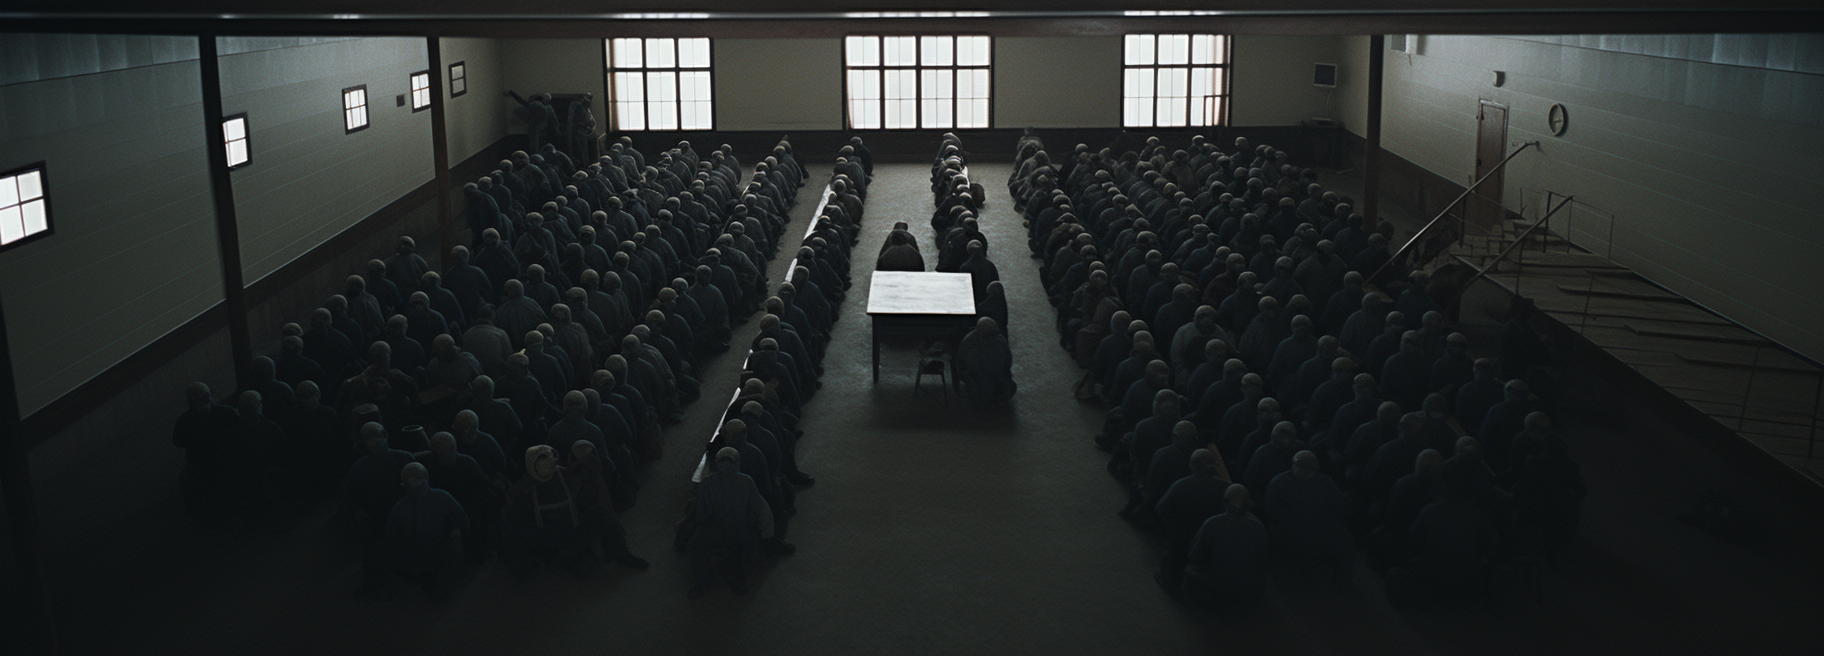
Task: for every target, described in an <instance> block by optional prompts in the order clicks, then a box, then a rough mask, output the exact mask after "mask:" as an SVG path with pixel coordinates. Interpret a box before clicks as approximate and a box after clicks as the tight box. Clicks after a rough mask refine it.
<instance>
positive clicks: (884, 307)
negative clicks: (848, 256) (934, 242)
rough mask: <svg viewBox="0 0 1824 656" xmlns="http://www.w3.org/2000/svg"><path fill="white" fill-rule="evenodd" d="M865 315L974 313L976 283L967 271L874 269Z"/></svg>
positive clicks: (969, 314) (968, 314)
mask: <svg viewBox="0 0 1824 656" xmlns="http://www.w3.org/2000/svg"><path fill="white" fill-rule="evenodd" d="M868 314H949V315H964V316H973V315H974V314H975V286H974V284H973V283H972V282H971V281H970V276H969V274H967V273H937V272H934V271H875V272H874V278H873V280H872V281H871V282H870V283H869V286H868Z"/></svg>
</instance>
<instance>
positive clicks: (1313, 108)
mask: <svg viewBox="0 0 1824 656" xmlns="http://www.w3.org/2000/svg"><path fill="white" fill-rule="evenodd" d="M1234 38H1235V44H1234V50H1233V52H1232V53H1231V56H1232V57H1233V59H1232V61H1233V62H1234V63H1233V64H1231V70H1233V71H1234V75H1235V80H1234V81H1233V82H1230V83H1229V93H1230V97H1231V98H1232V102H1233V103H1234V106H1233V107H1232V108H1230V110H1229V124H1230V125H1234V126H1237V127H1251V126H1282V125H1299V124H1300V123H1302V122H1304V120H1305V119H1307V118H1311V117H1314V116H1316V117H1323V118H1335V117H1336V111H1335V98H1336V96H1337V93H1338V89H1331V88H1323V87H1318V86H1316V85H1314V84H1312V83H1311V74H1312V67H1313V65H1315V64H1317V63H1320V62H1321V63H1325V64H1339V62H1338V61H1337V59H1338V58H1339V57H1340V56H1341V53H1340V51H1339V45H1340V39H1339V38H1338V37H1334V36H1278V35H1248V34H1243V35H1237V36H1236V37H1234ZM1339 65H1340V64H1339ZM1338 75H1339V77H1340V76H1341V75H1343V72H1342V71H1341V70H1340V68H1339V70H1338Z"/></svg>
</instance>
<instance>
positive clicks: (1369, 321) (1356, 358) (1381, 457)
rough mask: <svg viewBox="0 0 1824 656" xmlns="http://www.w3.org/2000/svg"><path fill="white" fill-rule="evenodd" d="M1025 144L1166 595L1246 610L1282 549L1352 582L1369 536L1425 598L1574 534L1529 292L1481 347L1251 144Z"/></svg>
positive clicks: (1041, 228) (1095, 383) (1040, 246)
mask: <svg viewBox="0 0 1824 656" xmlns="http://www.w3.org/2000/svg"><path fill="white" fill-rule="evenodd" d="M1016 157H1017V160H1016V161H1017V162H1018V163H1017V164H1016V171H1015V174H1014V177H1013V178H1012V179H1011V180H1010V182H1009V188H1010V190H1011V191H1012V193H1013V196H1014V199H1015V202H1016V208H1017V209H1019V210H1020V211H1022V212H1023V213H1024V214H1025V216H1026V217H1027V223H1028V228H1029V230H1030V237H1031V241H1030V244H1031V245H1032V247H1033V257H1035V258H1039V259H1041V260H1042V264H1041V266H1042V269H1041V273H1042V276H1041V277H1042V278H1044V279H1045V283H1046V284H1047V285H1048V286H1049V291H1050V292H1051V297H1052V300H1053V303H1054V304H1055V305H1057V307H1058V315H1059V320H1058V329H1059V338H1060V344H1061V345H1062V346H1063V347H1064V348H1066V349H1070V350H1071V351H1072V352H1073V355H1074V356H1075V358H1076V360H1077V362H1078V363H1079V364H1080V365H1082V366H1084V367H1085V368H1086V369H1087V371H1086V373H1085V375H1084V377H1083V379H1082V380H1081V381H1080V382H1079V384H1078V386H1077V394H1078V396H1079V398H1080V399H1083V400H1085V401H1091V402H1101V403H1107V404H1110V405H1111V406H1112V407H1111V409H1110V410H1109V412H1108V415H1107V418H1106V421H1105V424H1104V426H1103V428H1102V430H1101V432H1100V433H1099V434H1098V435H1097V436H1096V438H1095V441H1096V443H1097V445H1098V446H1100V447H1102V448H1104V449H1106V450H1109V451H1111V452H1112V453H1113V457H1112V458H1111V460H1110V462H1109V471H1110V472H1111V473H1113V474H1115V475H1116V477H1117V478H1118V479H1120V480H1122V481H1123V482H1124V483H1125V484H1126V485H1127V487H1128V490H1129V501H1128V504H1127V506H1126V508H1124V509H1123V510H1122V512H1121V514H1122V516H1123V517H1125V518H1127V519H1129V520H1131V521H1134V522H1136V523H1139V524H1141V525H1144V526H1149V527H1154V528H1156V529H1157V530H1158V531H1159V532H1160V533H1161V534H1162V536H1163V537H1164V538H1165V550H1164V553H1163V555H1162V557H1161V567H1160V570H1159V572H1158V574H1157V578H1158V580H1159V582H1160V583H1161V585H1163V586H1165V587H1166V588H1167V589H1168V590H1171V591H1173V592H1183V593H1186V594H1187V595H1189V596H1191V597H1193V598H1197V599H1203V600H1223V601H1227V602H1240V603H1250V602H1252V601H1254V600H1257V599H1258V597H1259V595H1260V593H1261V590H1262V589H1263V586H1264V582H1265V570H1264V569H1263V567H1264V566H1265V564H1266V562H1265V559H1266V558H1267V556H1268V554H1269V553H1274V554H1279V555H1280V556H1282V557H1284V558H1285V559H1287V560H1289V561H1291V562H1296V563H1303V564H1307V565H1315V566H1317V567H1318V568H1319V569H1321V570H1323V571H1327V572H1329V573H1331V574H1332V575H1334V576H1337V577H1339V578H1342V577H1346V576H1347V575H1348V574H1347V573H1348V572H1349V571H1350V568H1351V567H1352V566H1353V563H1354V561H1355V559H1356V557H1357V553H1358V548H1357V542H1358V541H1359V542H1360V543H1361V545H1362V546H1363V547H1364V548H1366V550H1367V552H1368V554H1369V555H1370V556H1371V557H1372V560H1371V564H1374V565H1377V566H1380V567H1384V568H1385V567H1395V566H1397V567H1398V568H1399V576H1398V577H1396V578H1398V580H1400V581H1402V582H1412V583H1413V586H1412V587H1411V588H1407V589H1416V590H1420V592H1418V593H1416V596H1417V598H1425V596H1426V595H1428V594H1430V593H1432V592H1437V593H1442V594H1452V595H1463V594H1474V593H1477V592H1479V591H1481V590H1483V589H1484V585H1485V582H1486V580H1487V576H1488V574H1489V572H1490V571H1491V568H1492V567H1494V566H1496V565H1500V564H1503V563H1506V562H1511V561H1512V560H1513V559H1514V558H1516V557H1518V556H1520V555H1523V554H1530V555H1538V554H1549V553H1551V552H1552V551H1553V550H1554V549H1556V548H1557V547H1559V546H1561V545H1562V544H1563V543H1564V542H1565V541H1567V540H1568V539H1569V538H1570V536H1571V535H1572V534H1573V533H1574V532H1575V530H1576V525H1577V508H1578V507H1579V505H1580V503H1581V499H1582V496H1583V487H1582V482H1581V478H1580V476H1579V474H1578V473H1577V468H1576V465H1575V464H1574V463H1572V462H1570V461H1569V459H1568V456H1567V455H1566V449H1565V448H1564V445H1563V442H1562V440H1561V438H1560V437H1558V436H1557V435H1556V434H1555V433H1553V432H1552V431H1551V429H1550V424H1551V422H1550V420H1549V419H1548V418H1547V415H1545V414H1544V413H1543V412H1540V411H1539V408H1536V407H1534V402H1533V400H1532V397H1531V395H1530V394H1529V393H1528V391H1527V384H1526V382H1524V380H1521V379H1522V378H1523V377H1524V376H1526V375H1529V373H1530V372H1533V371H1534V370H1537V369H1541V368H1543V367H1545V366H1546V365H1548V364H1549V354H1548V353H1547V352H1546V350H1545V348H1544V346H1543V344H1542V342H1541V341H1540V339H1539V337H1538V336H1537V334H1535V333H1534V332H1533V331H1532V328H1531V325H1530V323H1529V319H1530V314H1531V310H1530V308H1531V306H1530V304H1529V303H1527V302H1526V301H1525V299H1516V302H1515V303H1514V306H1513V309H1512V311H1511V312H1510V313H1509V317H1508V320H1507V323H1506V325H1505V326H1504V327H1503V329H1502V333H1501V336H1500V344H1499V351H1500V358H1499V360H1498V361H1497V360H1491V359H1481V360H1478V359H1476V358H1474V357H1472V356H1471V355H1470V343H1469V340H1468V338H1466V337H1465V336H1464V335H1463V334H1461V333H1453V332H1449V330H1448V328H1447V326H1446V321H1447V320H1446V318H1445V315H1444V313H1443V312H1442V311H1441V309H1442V308H1441V307H1440V305H1439V303H1438V302H1437V301H1436V300H1435V299H1434V298H1433V297H1432V295H1431V294H1430V293H1429V291H1430V288H1429V285H1428V284H1427V278H1426V276H1425V274H1424V273H1423V272H1412V273H1411V274H1410V276H1405V275H1402V274H1404V273H1405V272H1404V271H1402V270H1401V269H1400V266H1399V264H1397V263H1393V262H1391V261H1390V258H1389V257H1388V256H1387V254H1386V250H1387V249H1386V234H1387V232H1388V230H1385V228H1387V226H1383V228H1384V229H1383V231H1380V232H1375V233H1372V234H1369V235H1367V236H1366V237H1362V236H1359V235H1360V234H1361V227H1362V226H1363V224H1364V221H1363V220H1362V218H1361V217H1360V216H1358V215H1355V214H1353V213H1352V212H1351V211H1350V208H1349V206H1348V203H1347V202H1346V199H1343V198H1341V197H1339V196H1337V195H1335V194H1333V193H1330V192H1325V191H1323V189H1322V187H1321V186H1319V185H1318V184H1316V182H1315V174H1314V173H1313V172H1311V171H1309V170H1301V169H1298V168H1296V167H1293V166H1291V165H1290V164H1286V163H1285V159H1286V158H1285V155H1284V153H1283V152H1281V151H1276V150H1274V149H1272V148H1271V147H1268V146H1264V145H1263V146H1259V147H1256V148H1250V147H1249V146H1248V143H1247V141H1246V139H1237V140H1236V149H1235V151H1234V152H1232V153H1223V152H1221V151H1220V150H1218V149H1217V148H1216V147H1215V146H1214V144H1210V143H1207V142H1205V141H1203V139H1202V138H1201V137H1197V138H1194V139H1193V140H1192V144H1191V147H1190V150H1189V151H1186V150H1179V151H1176V152H1168V151H1166V149H1164V148H1163V147H1161V146H1160V145H1159V142H1158V140H1157V139H1149V140H1147V142H1146V144H1145V145H1144V146H1143V147H1141V149H1140V152H1137V153H1136V152H1133V151H1128V152H1125V153H1124V154H1122V155H1121V156H1120V157H1118V158H1117V157H1114V156H1112V155H1111V154H1110V151H1109V150H1103V151H1101V152H1099V153H1091V152H1090V151H1089V149H1088V147H1087V146H1083V145H1079V146H1077V148H1076V151H1075V154H1074V155H1073V156H1072V157H1071V158H1069V159H1068V160H1067V161H1065V162H1064V163H1063V164H1062V165H1053V164H1052V163H1050V161H1049V159H1048V157H1047V156H1046V154H1045V151H1044V147H1043V144H1042V143H1040V141H1039V140H1038V139H1037V138H1035V137H1032V136H1030V135H1029V136H1027V137H1025V138H1023V139H1022V140H1021V142H1020V145H1019V151H1018V153H1017V155H1016ZM1184 189H1191V190H1199V189H1201V190H1205V191H1203V192H1201V193H1200V194H1199V195H1198V196H1197V197H1195V198H1193V197H1191V196H1189V195H1188V192H1186V191H1183V190H1184ZM1155 226H1157V228H1155ZM1280 243H1283V244H1284V248H1283V249H1281V248H1280V247H1279V246H1278V244H1280ZM1167 254H1169V255H1167ZM1389 273H1391V274H1392V275H1386V274H1389ZM1402 278H1405V279H1406V281H1405V282H1402ZM1370 279H1377V280H1391V281H1394V282H1393V283H1388V284H1383V285H1380V286H1379V288H1378V289H1377V288H1376V287H1375V286H1371V285H1368V284H1366V281H1367V280H1370ZM1383 290H1385V291H1386V292H1388V293H1392V294H1394V296H1393V297H1392V298H1389V297H1387V296H1384V295H1383ZM1409 318H1417V319H1418V321H1417V322H1409ZM1504 378H1505V379H1506V380H1505V382H1504V380H1503V379H1504ZM1458 427H1467V428H1468V430H1467V431H1462V430H1459V428H1458ZM1464 433H1467V434H1464ZM1231 485H1237V486H1240V489H1235V490H1230V489H1229V488H1230V486H1231ZM1250 509H1252V511H1253V512H1250ZM1218 513H1221V514H1220V515H1219V514H1218ZM1263 520H1264V522H1265V524H1264V525H1263V524H1261V521H1263ZM1352 533H1353V535H1352ZM1358 538H1359V539H1358ZM1415 573H1416V577H1414V576H1408V575H1409V574H1415Z"/></svg>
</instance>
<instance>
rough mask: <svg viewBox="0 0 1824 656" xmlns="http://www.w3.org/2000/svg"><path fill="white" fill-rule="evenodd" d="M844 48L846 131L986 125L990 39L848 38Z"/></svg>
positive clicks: (973, 37) (946, 37) (932, 37)
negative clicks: (847, 126) (847, 121)
mask: <svg viewBox="0 0 1824 656" xmlns="http://www.w3.org/2000/svg"><path fill="white" fill-rule="evenodd" d="M843 49H844V54H843V64H844V67H845V75H844V78H845V81H846V84H845V85H844V86H845V87H846V89H847V91H846V95H847V102H846V103H845V105H846V107H847V109H848V114H849V119H848V120H849V128H850V129H853V130H879V129H888V130H901V129H911V128H921V127H922V128H932V129H952V128H959V129H960V128H986V127H988V126H989V123H990V117H989V112H988V108H989V91H990V89H991V87H992V86H993V85H992V83H991V77H992V66H991V65H992V62H993V57H992V56H991V53H990V42H989V38H988V37H985V36H850V37H847V38H845V39H844V40H843Z"/></svg>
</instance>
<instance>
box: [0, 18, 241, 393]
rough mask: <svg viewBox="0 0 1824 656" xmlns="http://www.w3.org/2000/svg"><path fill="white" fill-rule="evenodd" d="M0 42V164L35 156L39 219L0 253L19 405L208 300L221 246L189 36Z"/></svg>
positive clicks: (154, 334)
mask: <svg viewBox="0 0 1824 656" xmlns="http://www.w3.org/2000/svg"><path fill="white" fill-rule="evenodd" d="M0 53H4V54H0V107H4V108H5V112H4V115H3V116H4V118H3V119H0V170H8V169H12V168H14V167H17V166H20V165H24V164H30V163H32V162H36V161H39V160H43V161H45V163H46V167H47V177H48V179H49V182H50V187H49V195H48V198H49V202H50V209H51V221H52V229H53V230H54V231H55V234H53V235H52V236H50V237H48V238H45V239H43V240H40V241H37V242H34V243H30V244H26V245H24V246H21V247H18V248H14V249H11V250H8V251H5V252H0V296H3V297H4V302H5V303H6V315H7V339H8V340H9V344H10V346H11V349H12V358H13V371H14V375H15V376H16V378H17V381H18V387H19V389H18V397H19V405H20V411H21V412H23V413H26V414H30V413H32V412H34V411H37V410H38V409H40V408H43V407H44V406H45V405H47V404H49V403H50V402H51V401H54V400H56V399H57V397H59V396H62V395H63V394H65V393H67V392H69V391H70V390H72V389H75V388H76V386H78V385H80V384H82V383H83V382H85V381H87V380H89V379H90V378H93V377H94V376H95V375H96V374H99V373H101V372H102V371H104V370H106V369H107V368H108V367H111V366H113V365H114V364H116V363H118V362H120V361H121V360H122V359H124V358H126V357H127V356H129V355H132V354H133V353H134V352H135V351H138V350H139V349H140V348H143V347H145V346H146V345H147V344H150V343H151V342H152V341H153V340H155V339H158V338H159V337H160V336H162V335H164V334H165V333H167V332H170V331H171V330H172V329H175V328H177V327H178V326H180V325H183V323H184V322H186V321H189V320H190V319H193V318H195V317H196V316H197V315H199V314H201V313H202V312H203V311H205V310H207V309H209V307H210V306H212V305H214V304H215V303H217V302H219V301H221V300H222V298H223V295H222V285H221V281H222V275H221V261H220V258H218V257H217V255H216V253H217V249H216V239H215V219H214V211H213V198H212V196H211V194H210V189H209V176H208V159H207V158H208V155H207V153H206V152H205V151H204V150H203V148H204V144H205V143H206V141H205V140H206V139H207V138H208V136H209V134H210V132H207V131H205V129H204V126H203V108H202V92H201V89H202V80H201V72H200V67H199V65H198V63H197V41H196V39H195V38H173V37H153V36H106V35H92V34H90V35H43V34H41V35H29V34H27V35H20V34H3V35H0ZM214 134H217V135H219V134H220V132H219V128H217V129H216V130H215V131H214ZM173 398H176V397H173Z"/></svg>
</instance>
